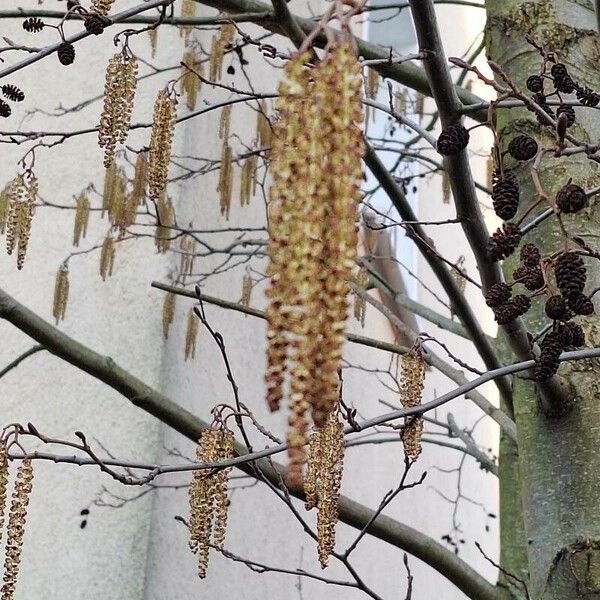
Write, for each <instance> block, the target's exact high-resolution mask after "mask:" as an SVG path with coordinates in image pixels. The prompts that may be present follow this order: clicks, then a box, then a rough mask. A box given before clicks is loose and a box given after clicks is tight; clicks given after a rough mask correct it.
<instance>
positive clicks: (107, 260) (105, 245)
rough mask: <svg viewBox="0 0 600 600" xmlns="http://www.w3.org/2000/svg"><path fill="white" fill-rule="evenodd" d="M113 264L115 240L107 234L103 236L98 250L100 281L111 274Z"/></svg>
mask: <svg viewBox="0 0 600 600" xmlns="http://www.w3.org/2000/svg"><path fill="white" fill-rule="evenodd" d="M114 264H115V240H114V238H113V237H112V236H111V235H110V234H109V235H107V236H106V237H105V238H104V241H103V242H102V248H101V250H100V277H102V281H106V278H107V277H110V276H111V275H112V272H113V266H114Z"/></svg>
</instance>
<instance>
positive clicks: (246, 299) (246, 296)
mask: <svg viewBox="0 0 600 600" xmlns="http://www.w3.org/2000/svg"><path fill="white" fill-rule="evenodd" d="M251 295H252V277H251V276H250V274H249V273H244V277H243V279H242V299H241V300H240V304H241V305H242V306H246V307H248V306H250V296H251Z"/></svg>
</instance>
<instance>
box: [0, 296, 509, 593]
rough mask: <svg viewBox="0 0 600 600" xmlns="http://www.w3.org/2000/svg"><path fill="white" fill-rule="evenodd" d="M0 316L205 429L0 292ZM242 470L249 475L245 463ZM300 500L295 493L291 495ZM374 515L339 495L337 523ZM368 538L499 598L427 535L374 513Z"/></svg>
mask: <svg viewBox="0 0 600 600" xmlns="http://www.w3.org/2000/svg"><path fill="white" fill-rule="evenodd" d="M0 318H3V319H5V320H7V321H9V322H10V323H12V324H13V325H15V326H16V327H17V328H19V329H20V330H21V331H23V332H24V333H26V334H27V335H29V336H30V337H32V338H33V339H35V340H36V341H37V342H39V343H40V344H42V345H43V346H45V347H46V348H47V350H48V351H49V352H51V353H52V354H54V355H56V356H58V357H59V358H62V359H63V360H65V361H66V362H68V363H69V364H72V365H73V366H75V367H77V368H79V369H81V370H83V371H85V372H86V373H88V374H90V375H92V376H93V377H95V378H96V379H99V380H100V381H103V382H104V383H106V384H107V385H109V386H110V387H112V388H113V389H114V390H116V391H118V392H119V393H120V394H122V395H123V396H125V397H126V398H128V399H129V400H130V401H131V402H132V403H133V404H134V405H135V406H137V407H139V408H141V409H143V410H144V411H146V412H148V413H149V414H151V415H153V416H155V417H157V418H158V419H160V420H161V421H162V422H163V423H165V424H166V425H169V426H170V427H172V428H173V429H175V430H176V431H178V432H179V433H181V434H182V435H184V436H185V437H187V438H189V439H190V440H192V441H194V442H196V441H197V440H198V438H199V436H200V433H201V431H202V430H203V429H205V428H206V427H207V426H208V425H207V423H206V422H204V421H202V420H201V419H199V418H198V417H196V416H195V415H193V414H192V413H190V412H189V411H187V410H185V409H184V408H182V407H180V406H178V405H177V404H175V403H174V402H173V401H172V400H170V399H169V398H167V397H166V396H164V395H163V394H161V393H160V392H158V391H156V390H154V389H152V388H151V387H150V386H148V385H146V384H145V383H144V382H143V381H141V380H140V379H138V378H136V377H134V376H133V375H131V374H130V373H128V372H127V371H125V370H124V369H123V368H121V367H120V366H119V365H117V364H116V363H115V362H114V361H113V360H112V359H111V358H109V357H106V356H102V355H100V354H98V353H96V352H94V351H93V350H91V349H90V348H88V347H87V346H85V345H84V344H81V343H80V342H77V341H76V340H74V339H73V338H71V337H69V336H68V335H66V334H65V333H63V332H61V331H60V330H58V329H57V328H55V327H53V326H52V325H50V324H49V323H48V322H46V321H44V320H43V319H42V318H40V317H39V316H38V315H36V314H35V313H34V312H33V311H31V310H29V309H28V308H26V307H25V306H23V305H22V304H20V303H19V302H17V301H16V300H15V299H14V298H12V297H11V296H10V295H9V294H7V293H6V292H4V291H3V290H0ZM236 453H237V454H238V455H243V454H246V453H247V449H246V448H244V447H243V446H242V445H241V444H236ZM257 466H259V467H260V470H261V471H262V473H263V475H264V476H266V477H267V478H268V479H269V480H270V481H271V482H272V484H273V485H275V486H278V487H279V486H280V485H281V481H282V476H283V468H282V467H281V466H279V465H275V464H273V463H271V462H270V461H268V460H265V459H263V460H261V461H257ZM242 469H243V470H244V471H245V472H246V473H248V474H250V475H254V473H255V471H254V469H253V468H252V467H251V466H249V465H244V466H242ZM292 493H293V494H294V495H295V496H297V497H299V498H302V497H303V494H302V493H301V492H300V491H297V490H296V491H293V492H292ZM372 515H373V511H372V510H371V509H369V508H367V507H366V506H363V505H362V504H359V503H358V502H355V501H354V500H351V499H349V498H346V497H341V498H340V502H339V518H340V521H342V522H344V523H346V524H348V525H350V526H351V527H354V528H356V529H358V530H359V531H360V530H362V528H363V527H364V526H365V525H366V524H367V523H368V522H369V520H370V519H371V517H372ZM369 534H370V535H373V536H374V537H377V538H379V539H381V540H383V541H385V542H388V543H389V544H391V545H393V546H396V547H398V548H401V549H402V550H405V551H406V552H409V553H410V554H412V555H414V556H415V557H417V558H419V559H421V560H423V561H424V562H425V563H427V564H429V565H430V566H431V567H433V568H434V569H436V570H437V571H438V572H439V573H441V574H442V575H443V576H445V577H446V578H447V579H448V580H449V581H451V582H452V583H454V585H456V586H457V587H458V588H459V589H460V590H462V591H463V592H464V593H465V594H466V595H467V596H468V597H469V598H472V599H473V600H498V593H497V590H496V588H495V587H494V586H493V585H492V584H491V583H489V582H488V581H486V580H485V579H484V578H483V577H482V576H481V575H480V574H479V573H477V572H476V571H475V570H474V569H472V568H471V567H470V566H469V565H468V564H466V563H465V562H464V561H463V560H461V559H460V558H458V557H457V556H455V555H454V553H453V552H451V551H450V550H447V549H446V548H444V547H443V546H442V545H441V544H439V543H438V542H436V541H434V540H433V539H431V538H430V537H429V536H427V535H424V534H423V533H421V532H419V531H417V530H415V529H413V528H412V527H409V526H408V525H405V524H403V523H400V522H398V521H396V520H395V519H392V518H391V517H387V516H384V515H379V516H378V517H377V518H376V519H375V521H374V522H373V523H371V525H370V527H369Z"/></svg>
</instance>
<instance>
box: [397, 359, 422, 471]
mask: <svg viewBox="0 0 600 600" xmlns="http://www.w3.org/2000/svg"><path fill="white" fill-rule="evenodd" d="M401 361H402V362H401V366H402V373H401V377H402V378H401V386H400V402H401V403H402V406H404V407H405V408H410V407H413V406H418V405H419V404H421V395H422V393H423V384H424V379H425V361H424V360H423V358H422V357H421V355H420V354H419V353H418V352H414V353H413V352H409V353H407V354H403V355H402V359H401ZM409 419H410V420H407V422H406V424H405V426H404V428H403V429H402V434H401V438H402V444H403V445H404V453H405V455H406V456H407V457H408V458H410V459H411V460H415V459H416V458H417V457H418V456H419V454H421V434H422V432H423V419H422V417H418V416H417V417H411V418H409Z"/></svg>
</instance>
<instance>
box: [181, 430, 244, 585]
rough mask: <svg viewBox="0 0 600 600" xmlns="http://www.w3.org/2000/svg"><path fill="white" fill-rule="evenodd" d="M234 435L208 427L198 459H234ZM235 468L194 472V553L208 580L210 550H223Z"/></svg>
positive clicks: (201, 573)
mask: <svg viewBox="0 0 600 600" xmlns="http://www.w3.org/2000/svg"><path fill="white" fill-rule="evenodd" d="M233 441H234V440H233V434H232V433H231V431H229V430H222V429H214V428H208V429H205V430H204V431H202V434H201V435H200V441H199V444H198V448H197V449H196V459H197V460H198V462H201V463H204V462H215V461H219V460H225V459H228V458H232V457H233V456H234V448H233ZM230 472H231V467H227V468H225V469H220V470H219V471H218V472H217V473H215V474H213V475H210V474H209V473H208V472H207V471H206V470H200V469H197V470H195V471H194V472H193V475H192V483H191V485H190V489H189V502H190V522H189V529H190V541H189V546H190V550H191V551H192V552H193V553H194V554H198V576H199V577H200V578H201V579H203V578H204V577H206V570H207V568H208V558H209V548H210V544H211V540H212V543H213V544H214V546H215V547H216V548H218V549H222V548H223V542H224V540H225V528H226V524H227V480H228V478H229V474H230Z"/></svg>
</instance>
